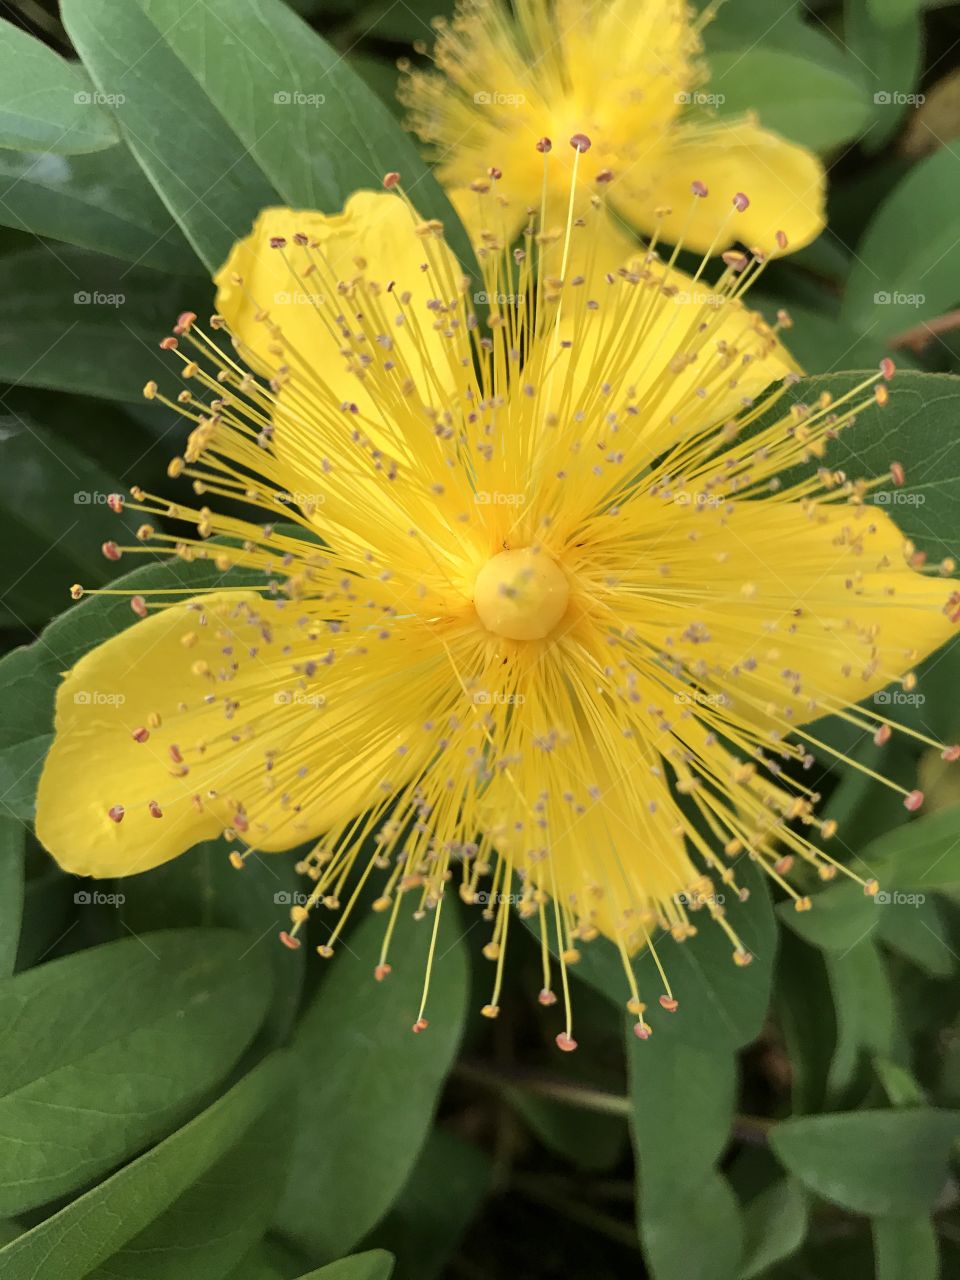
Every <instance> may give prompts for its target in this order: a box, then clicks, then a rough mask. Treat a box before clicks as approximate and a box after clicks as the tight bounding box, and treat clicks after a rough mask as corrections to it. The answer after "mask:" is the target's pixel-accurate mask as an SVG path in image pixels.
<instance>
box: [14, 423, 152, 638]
mask: <svg viewBox="0 0 960 1280" xmlns="http://www.w3.org/2000/svg"><path fill="white" fill-rule="evenodd" d="M0 441H2V444H3V454H4V466H3V467H2V468H0V538H2V541H3V545H4V547H5V548H6V552H5V555H4V563H3V576H2V579H0V623H6V624H7V625H8V626H9V625H12V626H18V625H19V626H31V625H34V624H36V623H42V622H44V621H46V620H47V619H48V618H49V617H50V615H51V614H57V613H59V612H60V611H61V610H62V609H63V607H64V605H65V604H67V603H68V602H69V595H68V592H69V588H70V584H71V583H73V582H76V581H78V580H81V581H83V582H84V583H85V584H87V585H88V586H90V587H98V586H103V585H104V584H105V583H106V582H108V581H109V579H110V576H111V575H110V572H109V564H108V562H107V561H106V560H104V558H103V555H102V554H101V551H100V546H101V544H102V543H103V542H105V541H106V540H107V539H108V538H116V537H117V535H118V532H120V531H122V532H126V533H127V534H128V536H132V534H133V531H134V529H135V527H136V525H135V524H133V522H132V520H129V519H127V520H125V519H121V520H120V521H118V520H117V517H116V516H115V515H114V514H113V512H112V511H111V510H110V508H109V507H108V506H107V505H106V502H107V497H108V496H109V495H110V494H111V493H116V492H118V491H119V490H120V489H121V488H122V485H121V483H120V481H119V480H118V479H117V478H116V477H115V476H111V475H110V474H109V473H108V472H106V471H104V470H103V468H102V467H100V466H99V465H98V464H97V463H95V462H93V461H92V460H91V459H90V458H88V457H87V456H86V455H85V454H84V453H82V452H81V451H80V450H79V449H77V448H75V447H74V446H73V445H72V444H70V443H68V442H67V441H64V440H59V439H58V438H57V437H56V436H54V435H53V433H52V432H50V431H48V430H47V429H46V428H45V427H42V426H40V425H39V424H37V423H35V422H31V421H28V420H27V419H26V418H23V417H21V416H19V415H18V416H16V417H9V418H8V417H0ZM131 526H132V527H131ZM121 540H123V539H121Z"/></svg>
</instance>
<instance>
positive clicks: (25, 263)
mask: <svg viewBox="0 0 960 1280" xmlns="http://www.w3.org/2000/svg"><path fill="white" fill-rule="evenodd" d="M0 294H2V296H3V298H4V304H5V305H4V309H3V317H2V319H0V380H2V381H4V382H16V383H23V384H26V385H28V386H34V387H52V388H54V389H56V390H58V391H79V392H82V393H85V394H88V395H97V396H104V397H105V398H107V399H108V400H135V401H139V400H140V399H141V395H142V391H143V384H144V383H145V382H147V381H148V380H149V379H150V378H153V377H155V376H156V375H157V373H158V371H162V372H164V373H166V372H167V371H168V369H169V366H168V364H167V363H166V362H165V361H164V360H163V358H162V356H161V353H160V352H159V351H158V350H157V344H158V343H159V341H160V339H161V338H162V337H164V336H165V335H166V334H167V333H168V332H169V331H170V326H171V325H172V323H173V321H174V320H175V319H176V317H177V315H178V314H179V313H180V312H181V311H183V310H185V309H188V308H189V309H192V310H195V311H200V310H202V309H203V308H204V306H205V305H206V304H208V302H209V286H206V285H204V284H202V283H201V282H199V281H196V280H193V281H188V280H185V279H182V278H181V279H175V278H174V279H165V278H164V277H163V276H160V275H157V274H155V273H154V272H152V271H148V270H146V269H144V268H141V267H132V266H130V265H129V264H127V263H123V262H119V261H118V260H117V259H115V258H107V257H104V256H103V255H101V254H98V253H91V252H89V251H87V250H83V249H70V248H58V249H57V250H56V251H54V250H52V249H50V248H47V247H46V246H43V245H40V246H38V247H36V248H33V249H26V250H24V251H23V252H21V253H12V254H7V255H6V256H5V257H0Z"/></svg>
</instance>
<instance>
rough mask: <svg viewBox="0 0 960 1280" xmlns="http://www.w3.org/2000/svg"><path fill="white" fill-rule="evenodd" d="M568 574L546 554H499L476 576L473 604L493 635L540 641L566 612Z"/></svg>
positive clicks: (526, 551)
mask: <svg viewBox="0 0 960 1280" xmlns="http://www.w3.org/2000/svg"><path fill="white" fill-rule="evenodd" d="M569 600H570V588H569V586H568V584H567V578H566V574H565V573H564V572H563V570H562V569H561V568H560V566H559V565H558V564H557V562H556V561H555V560H552V559H551V558H550V556H549V555H547V554H546V552H543V551H537V550H536V549H535V548H533V547H521V548H518V549H517V550H515V551H501V552H500V553H499V555H495V556H494V557H493V559H492V560H488V561H487V563H486V564H485V565H484V566H483V568H482V569H481V570H480V572H479V573H478V574H477V582H476V585H475V587H474V589H473V604H474V608H475V609H476V611H477V617H478V618H479V619H480V621H481V622H482V623H483V625H484V626H485V627H486V628H487V630H488V631H492V632H493V634H494V635H497V636H505V637H506V638H507V639H508V640H543V639H544V638H545V637H546V636H548V635H549V634H550V632H551V631H552V630H553V629H554V627H555V626H556V625H557V623H558V622H559V621H560V619H561V618H562V617H563V615H564V614H565V613H566V611H567V604H568V603H569Z"/></svg>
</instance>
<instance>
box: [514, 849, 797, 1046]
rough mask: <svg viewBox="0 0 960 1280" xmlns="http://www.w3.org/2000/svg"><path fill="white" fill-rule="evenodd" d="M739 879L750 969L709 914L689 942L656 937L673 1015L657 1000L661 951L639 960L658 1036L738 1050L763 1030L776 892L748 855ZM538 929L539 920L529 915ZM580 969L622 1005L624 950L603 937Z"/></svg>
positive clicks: (586, 952)
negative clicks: (674, 1004)
mask: <svg viewBox="0 0 960 1280" xmlns="http://www.w3.org/2000/svg"><path fill="white" fill-rule="evenodd" d="M736 874H737V883H738V884H741V885H742V886H743V887H744V888H745V889H747V890H748V891H749V894H750V897H749V900H748V901H747V902H745V903H740V902H734V903H733V905H732V906H731V907H730V908H729V910H728V916H727V918H728V920H729V922H730V924H731V925H732V926H733V928H734V929H736V931H737V933H738V935H739V936H740V938H741V939H742V941H743V945H744V946H745V947H746V949H747V950H748V951H749V952H750V953H751V955H752V956H753V962H752V963H751V964H749V965H747V966H746V967H745V968H740V967H738V966H737V965H735V964H734V963H733V961H732V959H731V952H730V940H729V939H728V938H727V936H726V934H724V933H723V931H722V930H721V929H719V928H717V927H716V926H715V925H714V924H713V923H712V922H711V920H710V918H709V916H707V915H706V913H705V912H704V913H703V917H704V918H703V919H699V920H698V921H697V923H698V933H697V935H696V937H694V938H691V939H690V940H689V941H687V942H684V943H682V944H677V943H674V942H673V940H672V939H671V938H670V937H668V936H667V937H664V938H660V939H655V941H656V943H657V946H658V950H659V954H660V956H661V959H662V961H663V963H664V966H665V968H666V970H667V972H668V974H669V977H670V985H671V987H672V989H673V994H674V996H675V998H676V999H677V1000H678V1002H679V1009H678V1011H677V1012H676V1013H666V1012H665V1011H664V1010H662V1009H661V1008H660V1006H659V1005H658V1004H657V1003H656V1002H655V1000H653V999H651V997H652V996H654V995H655V994H656V993H657V991H658V990H659V988H660V985H661V983H660V979H659V977H658V975H657V971H656V967H655V964H654V961H653V957H652V956H651V955H650V953H649V952H648V951H642V952H639V953H638V954H637V955H636V956H635V957H634V959H633V969H634V972H635V973H636V975H637V980H638V982H639V984H640V993H641V997H644V996H645V997H646V998H647V1003H648V1004H650V1006H651V1008H650V1011H649V1012H648V1014H647V1015H645V1016H646V1018H647V1021H648V1022H649V1023H650V1025H651V1026H652V1027H653V1031H654V1035H656V1036H662V1037H664V1038H669V1039H671V1040H675V1041H683V1042H684V1043H685V1044H688V1045H691V1046H699V1047H701V1048H706V1049H710V1048H715V1047H719V1046H727V1047H729V1048H731V1049H737V1048H739V1047H740V1046H741V1045H744V1044H748V1043H749V1042H750V1041H751V1040H753V1039H754V1038H755V1037H756V1035H757V1034H758V1033H759V1031H760V1027H761V1026H762V1024H763V1019H764V1017H765V1016H766V1012H767V1005H768V1002H769V999H770V983H771V980H772V973H773V962H774V958H775V955H776V949H777V929H776V923H775V920H774V917H773V911H772V909H771V906H770V895H769V893H768V892H767V887H766V883H765V880H764V877H763V875H762V873H761V872H760V871H759V870H758V869H757V868H756V867H755V866H754V865H753V864H752V863H751V862H749V861H748V860H746V859H743V860H741V861H740V862H739V863H738V864H737V866H736ZM525 923H526V924H527V925H528V926H529V927H530V928H531V931H532V932H536V929H535V923H536V920H535V918H532V919H530V920H527V921H525ZM571 972H572V973H574V974H576V975H577V976H578V977H580V978H582V979H583V980H584V981H585V982H589V983H590V985H591V986H593V987H594V988H596V990H598V991H600V992H602V993H603V994H604V995H606V996H608V997H609V998H610V999H611V1000H612V1001H613V1002H614V1003H615V1004H617V1005H618V1006H619V1007H620V1008H621V1009H622V1008H623V1006H624V1004H625V1002H626V1000H627V998H628V994H629V993H628V990H627V984H626V979H625V977H624V973H623V964H622V962H621V960H620V956H619V954H618V953H617V950H616V948H615V947H614V946H613V945H612V944H611V943H609V942H607V940H606V939H605V938H597V939H596V940H595V941H593V942H591V943H589V944H588V945H586V946H584V947H583V948H582V955H581V959H580V961H579V962H578V963H577V965H576V966H575V967H574V968H573V969H572V970H571Z"/></svg>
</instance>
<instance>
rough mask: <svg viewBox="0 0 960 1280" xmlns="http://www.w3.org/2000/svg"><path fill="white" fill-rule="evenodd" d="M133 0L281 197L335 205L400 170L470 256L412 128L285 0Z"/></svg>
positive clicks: (422, 205)
mask: <svg viewBox="0 0 960 1280" xmlns="http://www.w3.org/2000/svg"><path fill="white" fill-rule="evenodd" d="M136 3H137V4H138V5H139V6H140V8H141V9H142V10H143V12H144V13H146V14H147V16H148V17H149V18H150V20H151V22H152V23H153V25H154V27H155V28H156V30H157V31H158V32H159V33H160V35H161V38H162V39H163V40H164V41H165V42H166V43H167V44H169V46H170V48H171V49H172V50H173V51H174V52H175V53H176V55H177V57H178V58H179V59H180V60H181V61H182V63H183V65H184V66H185V67H186V68H188V70H189V71H190V73H191V74H192V75H193V76H194V78H195V79H196V80H197V82H198V83H201V84H202V85H203V86H204V89H205V91H206V92H207V94H209V96H210V100H211V102H213V103H214V105H215V106H216V108H217V110H218V111H219V112H220V114H221V115H222V116H223V118H224V119H225V120H228V121H229V122H230V123H231V125H232V126H233V128H234V129H235V130H236V132H237V135H238V136H239V138H240V140H241V141H242V142H243V144H244V145H245V146H246V147H247V148H248V149H249V152H250V154H251V156H252V157H253V158H254V159H255V160H256V162H257V164H258V165H259V166H260V168H261V169H262V170H263V172H264V173H265V174H266V176H267V178H268V179H269V180H270V182H271V183H272V184H273V186H274V187H275V188H276V190H277V191H278V192H279V194H280V196H281V198H282V200H283V201H284V202H285V203H287V204H289V205H292V206H293V207H294V208H297V207H305V208H308V209H322V210H324V211H326V212H334V211H336V210H338V209H340V208H341V206H342V205H343V202H344V200H345V199H346V197H347V196H348V195H349V194H350V192H352V191H355V190H357V189H358V188H360V187H368V188H373V189H375V190H377V189H379V188H380V185H381V183H382V180H383V175H384V174H385V173H388V172H390V171H392V170H397V171H399V172H400V173H401V175H402V176H403V179H404V184H405V186H406V189H407V190H408V191H409V192H410V193H411V196H412V197H413V198H414V199H415V201H416V204H417V207H418V209H419V210H420V212H421V213H422V214H423V215H424V216H425V217H437V218H440V219H441V221H443V222H444V223H445V225H446V227H447V234H448V238H449V241H450V244H451V247H452V248H453V250H454V252H456V253H457V254H458V255H459V257H460V258H461V260H462V261H463V262H464V263H468V264H469V263H470V262H471V261H472V259H473V254H472V250H471V249H470V246H469V243H468V241H467V239H466V235H465V233H464V232H463V230H462V228H461V227H460V224H459V222H458V221H457V219H456V217H455V216H454V213H453V209H452V207H451V206H450V204H449V202H448V201H447V199H446V197H445V195H444V194H443V192H442V190H441V188H440V186H439V185H438V183H437V182H436V179H434V178H433V177H432V175H431V173H430V171H429V169H428V168H427V167H426V165H425V164H424V162H423V160H422V159H421V158H420V155H419V152H418V150H417V147H416V144H415V143H414V141H413V140H412V138H411V137H410V136H409V134H407V133H406V132H405V131H404V130H403V129H402V127H401V126H400V125H399V124H398V122H397V121H396V120H395V119H394V118H393V116H392V114H391V112H390V111H389V110H388V108H387V107H386V106H384V104H383V103H382V102H381V101H380V99H379V97H378V96H377V95H376V94H375V93H373V92H372V91H371V90H370V89H368V88H367V86H366V84H365V83H364V81H363V80H362V79H361V78H360V76H358V75H357V74H356V73H355V72H354V71H353V70H352V69H351V67H350V65H349V64H348V62H347V61H346V60H345V59H344V58H343V57H342V55H341V54H340V53H338V52H337V51H336V50H335V49H333V48H331V47H330V45H328V44H327V43H326V41H325V40H322V39H321V38H320V36H318V35H317V34H316V32H314V31H311V30H310V28H309V27H308V26H307V25H306V24H305V23H304V22H303V21H302V20H301V19H300V18H299V17H298V16H297V15H296V14H294V13H291V11H290V9H289V8H288V7H287V5H286V4H284V3H283V0H136ZM225 35H226V36H228V37H229V41H226V40H225V39H224V36H225ZM220 50H223V52H222V53H221V52H220Z"/></svg>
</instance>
